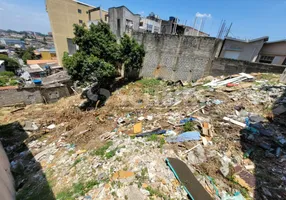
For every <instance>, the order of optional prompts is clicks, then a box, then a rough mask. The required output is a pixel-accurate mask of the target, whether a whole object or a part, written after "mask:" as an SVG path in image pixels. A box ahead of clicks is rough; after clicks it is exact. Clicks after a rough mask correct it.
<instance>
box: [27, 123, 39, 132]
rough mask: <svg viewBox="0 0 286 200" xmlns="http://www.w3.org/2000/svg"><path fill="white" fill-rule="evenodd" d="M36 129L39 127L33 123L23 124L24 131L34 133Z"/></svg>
mask: <svg viewBox="0 0 286 200" xmlns="http://www.w3.org/2000/svg"><path fill="white" fill-rule="evenodd" d="M38 129H39V127H38V126H37V125H36V123H35V122H31V121H26V122H25V126H24V130H25V131H36V130H38Z"/></svg>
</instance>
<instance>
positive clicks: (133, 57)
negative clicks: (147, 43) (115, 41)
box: [120, 34, 145, 74]
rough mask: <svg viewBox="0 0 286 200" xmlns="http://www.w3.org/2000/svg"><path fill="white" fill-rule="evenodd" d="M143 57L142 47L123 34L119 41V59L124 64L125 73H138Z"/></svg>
mask: <svg viewBox="0 0 286 200" xmlns="http://www.w3.org/2000/svg"><path fill="white" fill-rule="evenodd" d="M144 56H145V51H144V48H143V45H140V44H138V43H137V42H136V41H135V39H134V38H130V37H129V36H128V35H126V34H124V36H123V37H122V38H121V41H120V57H121V58H122V61H123V63H124V67H125V73H127V74H129V73H130V72H135V73H139V71H140V69H141V68H142V64H143V59H144Z"/></svg>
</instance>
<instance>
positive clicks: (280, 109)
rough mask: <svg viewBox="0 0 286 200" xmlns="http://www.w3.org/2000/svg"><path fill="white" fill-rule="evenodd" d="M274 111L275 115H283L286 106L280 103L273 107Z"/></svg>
mask: <svg viewBox="0 0 286 200" xmlns="http://www.w3.org/2000/svg"><path fill="white" fill-rule="evenodd" d="M272 112H273V114H274V115H281V114H283V113H285V112H286V107H285V106H284V105H280V106H278V107H276V108H275V109H273V111H272Z"/></svg>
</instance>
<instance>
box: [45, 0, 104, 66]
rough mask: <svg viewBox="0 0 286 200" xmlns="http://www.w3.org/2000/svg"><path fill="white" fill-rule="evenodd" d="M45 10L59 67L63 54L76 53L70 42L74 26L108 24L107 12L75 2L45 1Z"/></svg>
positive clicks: (64, 0)
mask: <svg viewBox="0 0 286 200" xmlns="http://www.w3.org/2000/svg"><path fill="white" fill-rule="evenodd" d="M46 9H47V12H48V15H49V18H50V24H51V29H52V35H53V38H54V43H55V48H56V52H57V58H58V61H59V64H60V65H62V58H63V54H64V52H68V53H69V54H71V55H72V54H73V53H75V51H76V46H75V45H74V44H73V42H72V38H73V37H74V34H73V25H74V24H83V23H85V24H86V25H89V24H91V23H97V22H98V21H99V20H102V21H104V22H106V23H108V12H107V11H105V10H102V9H101V8H99V7H95V6H91V5H88V4H86V3H83V2H80V1H77V0H46Z"/></svg>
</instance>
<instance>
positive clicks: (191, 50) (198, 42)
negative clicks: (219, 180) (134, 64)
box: [133, 32, 222, 81]
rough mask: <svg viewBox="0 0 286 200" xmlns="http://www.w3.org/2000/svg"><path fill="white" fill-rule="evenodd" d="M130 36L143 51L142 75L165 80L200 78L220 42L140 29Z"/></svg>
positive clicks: (208, 38) (209, 38) (210, 38)
mask: <svg viewBox="0 0 286 200" xmlns="http://www.w3.org/2000/svg"><path fill="white" fill-rule="evenodd" d="M133 37H134V38H135V40H137V41H138V42H139V43H141V44H143V45H144V49H145V51H146V56H145V58H144V63H143V68H142V70H141V75H142V76H143V77H161V78H164V79H168V80H185V81H192V80H197V79H199V78H201V77H203V76H204V74H205V72H206V71H208V70H209V68H210V64H211V60H212V58H213V57H214V55H216V54H217V53H218V51H217V49H218V50H219V48H217V47H218V46H219V45H221V43H222V41H221V40H217V39H216V38H212V37H196V36H176V35H161V34H160V35H159V34H151V33H139V32H136V33H134V34H133Z"/></svg>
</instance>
